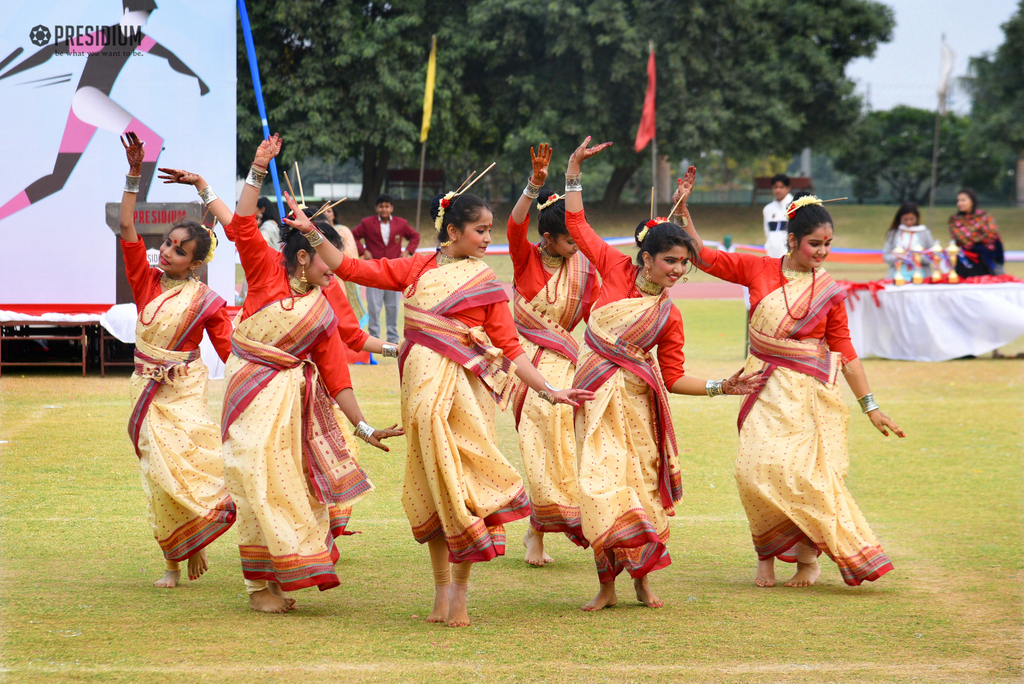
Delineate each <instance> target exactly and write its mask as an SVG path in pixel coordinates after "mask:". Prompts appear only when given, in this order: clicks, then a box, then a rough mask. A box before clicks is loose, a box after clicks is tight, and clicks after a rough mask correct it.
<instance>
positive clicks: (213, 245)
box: [203, 226, 219, 263]
mask: <svg viewBox="0 0 1024 684" xmlns="http://www.w3.org/2000/svg"><path fill="white" fill-rule="evenodd" d="M203 228H206V226H203ZM206 231H207V232H208V233H209V234H210V251H209V252H207V253H206V258H205V259H203V261H204V262H206V263H210V262H211V261H213V252H214V250H216V249H217V243H218V242H219V240H217V234H216V233H215V232H213V229H212V228H206Z"/></svg>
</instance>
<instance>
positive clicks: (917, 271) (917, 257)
mask: <svg viewBox="0 0 1024 684" xmlns="http://www.w3.org/2000/svg"><path fill="white" fill-rule="evenodd" d="M910 257H911V260H912V261H913V262H914V275H913V277H912V278H911V280H912V281H913V283H914V284H915V285H920V284H921V283H923V282H924V274H923V273H922V272H921V252H919V251H918V250H916V249H915V250H914V251H912V252H911V253H910Z"/></svg>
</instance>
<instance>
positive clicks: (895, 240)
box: [882, 202, 935, 280]
mask: <svg viewBox="0 0 1024 684" xmlns="http://www.w3.org/2000/svg"><path fill="white" fill-rule="evenodd" d="M920 223H921V212H919V211H918V210H917V205H916V204H914V203H913V202H904V203H903V204H901V205H900V208H899V209H898V210H897V211H896V216H895V217H893V219H892V225H891V226H889V231H888V232H887V233H886V234H885V245H884V246H883V247H882V258H883V259H884V260H885V263H886V264H888V266H889V271H888V272H887V273H886V274H885V277H886V278H887V279H890V280H891V279H892V278H893V276H895V275H896V255H895V254H893V250H895V249H896V248H897V247H902V248H903V251H904V252H906V253H907V254H910V253H911V252H926V251H928V250H930V249H931V248H932V245H933V244H935V239H934V238H932V234H931V231H929V230H928V227H927V226H922V225H919V224H920ZM921 275H922V276H923V277H924V278H925V279H927V278H930V277H931V275H932V267H931V262H929V261H928V258H927V257H924V256H922V259H921Z"/></svg>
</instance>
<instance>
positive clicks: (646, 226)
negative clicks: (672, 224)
mask: <svg viewBox="0 0 1024 684" xmlns="http://www.w3.org/2000/svg"><path fill="white" fill-rule="evenodd" d="M659 223H668V219H667V218H665V217H664V216H658V217H657V218H652V219H651V220H650V221H648V222H647V223H646V224H644V229H643V230H641V231H640V234H639V235H637V236H636V237H637V239H638V240H640V242H643V241H644V240H645V239H646V238H647V233H649V232H650V231H651V228H653V227H654V226H656V225H658V224H659Z"/></svg>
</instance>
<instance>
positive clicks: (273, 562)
mask: <svg viewBox="0 0 1024 684" xmlns="http://www.w3.org/2000/svg"><path fill="white" fill-rule="evenodd" d="M326 545H327V550H325V551H324V552H323V553H318V554H314V555H312V556H300V555H299V554H288V555H285V556H276V557H275V556H274V555H273V554H271V553H270V549H268V548H267V547H266V546H261V545H247V546H242V545H239V547H238V551H239V553H240V554H241V557H242V575H244V576H245V579H247V580H266V581H268V582H277V583H278V584H279V585H281V589H282V591H295V590H297V589H305V588H306V587H312V586H315V587H317V588H319V589H320V591H327V590H328V589H333V588H334V587H336V586H338V585H339V584H341V582H339V581H338V575H337V574H336V573H335V572H334V564H335V563H336V562H337V561H338V556H339V555H340V554H339V552H338V547H337V546H335V544H334V537H333V535H330V534H328V535H327V541H326Z"/></svg>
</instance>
